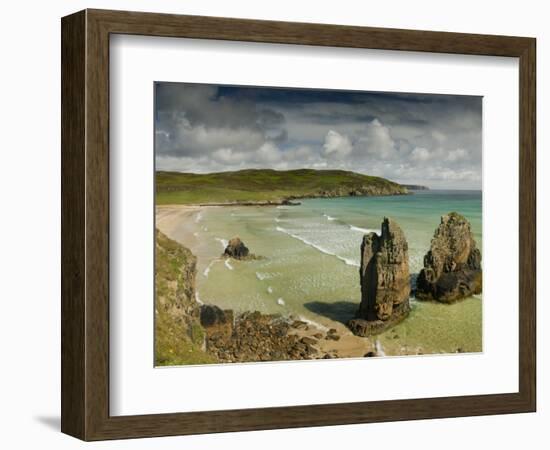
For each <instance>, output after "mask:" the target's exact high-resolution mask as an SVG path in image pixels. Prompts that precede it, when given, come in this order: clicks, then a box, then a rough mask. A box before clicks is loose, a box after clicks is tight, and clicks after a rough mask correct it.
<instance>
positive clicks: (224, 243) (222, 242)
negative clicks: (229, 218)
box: [214, 237, 229, 250]
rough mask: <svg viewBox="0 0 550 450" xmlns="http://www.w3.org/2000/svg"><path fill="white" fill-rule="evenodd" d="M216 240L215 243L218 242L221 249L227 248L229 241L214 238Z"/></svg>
mask: <svg viewBox="0 0 550 450" xmlns="http://www.w3.org/2000/svg"><path fill="white" fill-rule="evenodd" d="M214 239H216V241H218V242H219V243H220V244H222V247H223V249H224V250H225V247H227V244H229V241H226V240H225V239H222V238H218V237H217V238H214Z"/></svg>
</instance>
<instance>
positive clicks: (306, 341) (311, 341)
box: [300, 336, 317, 345]
mask: <svg viewBox="0 0 550 450" xmlns="http://www.w3.org/2000/svg"><path fill="white" fill-rule="evenodd" d="M300 341H301V342H303V343H304V344H307V345H315V344H317V339H313V338H311V337H309V336H304V337H303V338H302V339H300Z"/></svg>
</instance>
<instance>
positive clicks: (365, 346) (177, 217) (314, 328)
mask: <svg viewBox="0 0 550 450" xmlns="http://www.w3.org/2000/svg"><path fill="white" fill-rule="evenodd" d="M228 206H229V205H228ZM230 206H241V205H235V204H231V205H230ZM218 207H220V206H219V205H157V206H156V208H155V209H156V211H155V226H156V228H158V229H159V230H160V231H162V232H163V233H164V234H166V235H167V236H168V237H170V238H171V239H174V240H176V241H177V242H179V243H180V244H181V245H183V246H185V247H187V248H189V249H190V250H191V251H192V252H193V254H195V256H196V257H197V259H198V260H200V259H201V255H200V253H198V252H196V251H194V248H193V247H195V246H196V244H198V242H197V237H196V236H195V235H194V232H195V231H194V228H195V227H196V224H197V223H199V222H196V219H197V217H200V216H199V215H200V213H201V211H204V210H205V209H209V208H218ZM182 223H187V224H188V226H186V227H181V225H182ZM176 227H178V233H177V235H174V232H173V231H174V230H175V229H176ZM203 258H204V256H203ZM195 301H196V299H195ZM197 304H199V305H200V303H198V302H197ZM358 306H359V305H358ZM250 312H253V311H250ZM281 317H282V318H283V319H284V320H287V321H294V320H298V321H302V322H304V323H305V325H304V326H303V327H302V328H300V329H295V330H293V334H297V335H298V336H299V337H300V338H303V337H306V338H312V337H313V336H314V335H315V334H322V335H323V338H322V339H318V340H317V344H316V345H314V347H316V348H317V349H318V350H319V352H320V354H322V355H326V354H330V355H333V357H337V358H358V357H363V356H365V355H366V354H367V353H369V352H376V341H377V339H376V338H373V339H371V338H364V337H359V336H355V335H354V334H353V333H352V332H351V331H350V330H349V329H348V328H347V327H346V326H345V325H344V324H343V323H341V322H339V321H336V320H332V319H329V318H327V317H324V316H320V317H315V318H309V317H303V316H301V315H296V314H293V313H290V314H289V316H288V317H287V316H286V315H281ZM330 329H334V330H336V334H337V335H338V336H339V339H338V340H334V339H330V338H329V339H326V338H325V337H324V336H326V334H327V331H328V330H330Z"/></svg>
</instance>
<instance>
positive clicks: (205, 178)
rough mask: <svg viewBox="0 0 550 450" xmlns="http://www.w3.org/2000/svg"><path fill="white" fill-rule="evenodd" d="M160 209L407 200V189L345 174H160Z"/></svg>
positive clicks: (309, 171) (256, 171)
mask: <svg viewBox="0 0 550 450" xmlns="http://www.w3.org/2000/svg"><path fill="white" fill-rule="evenodd" d="M155 184H156V200H157V204H158V205H168V204H173V205H174V204H187V205H284V204H286V205H288V204H293V203H292V201H293V200H296V199H303V198H331V197H348V196H382V195H405V194H408V193H409V191H408V189H407V187H405V186H404V185H401V184H398V183H395V182H393V181H390V180H387V179H385V178H381V177H375V176H370V175H363V174H359V173H355V172H349V171H344V170H313V169H298V170H286V171H278V170H272V169H247V170H239V171H235V172H217V173H207V174H195V173H181V172H163V171H159V172H156V183H155Z"/></svg>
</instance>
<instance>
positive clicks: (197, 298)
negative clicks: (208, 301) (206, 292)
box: [195, 291, 204, 305]
mask: <svg viewBox="0 0 550 450" xmlns="http://www.w3.org/2000/svg"><path fill="white" fill-rule="evenodd" d="M195 300H196V301H197V303H198V304H199V305H204V303H203V302H202V300H201V298H200V297H199V291H195Z"/></svg>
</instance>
